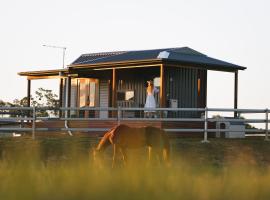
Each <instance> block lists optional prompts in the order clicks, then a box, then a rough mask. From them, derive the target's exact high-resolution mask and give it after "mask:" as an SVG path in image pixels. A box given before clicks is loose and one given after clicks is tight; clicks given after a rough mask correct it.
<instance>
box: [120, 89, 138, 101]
mask: <svg viewBox="0 0 270 200" xmlns="http://www.w3.org/2000/svg"><path fill="white" fill-rule="evenodd" d="M117 101H134V91H133V90H126V91H117Z"/></svg>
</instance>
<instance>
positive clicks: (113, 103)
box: [112, 68, 116, 107]
mask: <svg viewBox="0 0 270 200" xmlns="http://www.w3.org/2000/svg"><path fill="white" fill-rule="evenodd" d="M112 107H116V69H115V68H113V69H112Z"/></svg>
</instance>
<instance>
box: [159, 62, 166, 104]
mask: <svg viewBox="0 0 270 200" xmlns="http://www.w3.org/2000/svg"><path fill="white" fill-rule="evenodd" d="M159 96H160V107H161V108H164V107H165V106H166V103H165V98H166V95H165V77H164V65H163V64H161V65H160V91H159Z"/></svg>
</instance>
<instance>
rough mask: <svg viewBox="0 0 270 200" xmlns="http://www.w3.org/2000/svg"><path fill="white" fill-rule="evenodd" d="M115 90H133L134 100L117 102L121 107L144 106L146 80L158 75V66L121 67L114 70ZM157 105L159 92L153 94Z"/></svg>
mask: <svg viewBox="0 0 270 200" xmlns="http://www.w3.org/2000/svg"><path fill="white" fill-rule="evenodd" d="M116 74H117V75H116V76H117V82H116V83H117V91H121V90H133V91H134V101H129V102H118V105H119V106H123V107H144V104H145V100H146V82H147V81H148V80H153V79H154V78H155V77H159V67H150V68H140V69H139V68H134V69H121V70H117V71H116ZM155 98H156V102H157V106H159V93H157V94H155Z"/></svg>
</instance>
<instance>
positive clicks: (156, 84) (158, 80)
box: [154, 77, 160, 87]
mask: <svg viewBox="0 0 270 200" xmlns="http://www.w3.org/2000/svg"><path fill="white" fill-rule="evenodd" d="M154 86H155V87H160V77H156V78H154Z"/></svg>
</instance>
